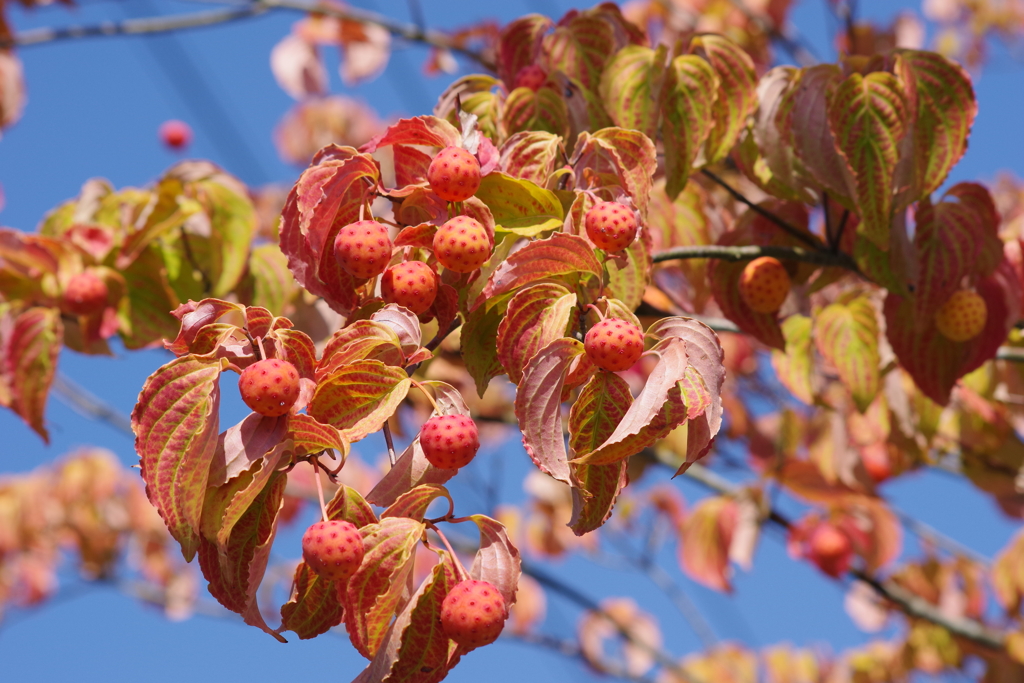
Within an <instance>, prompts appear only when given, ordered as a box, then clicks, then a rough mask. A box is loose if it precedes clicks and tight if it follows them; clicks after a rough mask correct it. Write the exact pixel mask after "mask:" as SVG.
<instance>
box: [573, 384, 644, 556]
mask: <svg viewBox="0 0 1024 683" xmlns="http://www.w3.org/2000/svg"><path fill="white" fill-rule="evenodd" d="M632 403H633V396H632V394H631V393H630V391H629V384H628V383H627V382H626V380H624V379H622V378H621V377H619V376H618V375H616V374H614V373H611V372H598V373H597V374H595V375H594V376H593V377H592V378H591V380H590V381H589V382H588V383H587V384H586V385H585V386H584V387H583V390H582V391H581V392H580V395H579V398H577V399H576V402H575V403H573V406H572V410H571V411H570V412H569V448H570V449H572V453H573V454H574V457H579V456H582V455H586V454H588V453H592V452H593V451H595V450H596V449H597V448H598V447H600V445H601V444H603V443H604V442H605V441H606V440H607V439H608V437H610V436H611V435H612V433H613V432H614V431H615V428H616V427H617V426H618V424H619V422H621V421H622V418H623V417H624V416H625V415H626V411H627V410H628V409H629V406H630V405H632ZM625 474H626V461H625V460H623V461H621V462H617V463H612V464H609V465H581V466H579V467H577V468H576V478H577V479H578V480H579V488H578V489H573V491H572V519H570V520H569V526H570V528H572V530H573V532H574V533H575V534H576V535H578V536H582V535H583V534H585V533H588V532H590V531H593V530H595V529H597V528H598V527H600V526H601V525H602V524H604V523H605V521H606V520H607V519H608V518H609V517H610V516H611V512H612V507H614V505H615V499H616V498H617V497H618V495H619V492H620V491H621V490H622V488H623V487H624V486H625V485H626V476H625Z"/></svg>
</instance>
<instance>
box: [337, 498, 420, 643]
mask: <svg viewBox="0 0 1024 683" xmlns="http://www.w3.org/2000/svg"><path fill="white" fill-rule="evenodd" d="M424 529H425V527H424V525H423V523H422V522H419V521H416V520H413V519H409V518H407V517H386V518H384V519H382V520H380V522H378V523H376V524H369V525H367V526H364V527H362V528H361V529H360V532H361V533H362V535H363V548H364V550H365V554H364V555H363V562H362V564H361V565H359V569H357V570H356V572H355V574H353V575H352V577H351V578H350V579H349V582H348V585H347V586H346V587H345V600H344V604H345V629H346V630H347V631H348V635H349V639H350V640H351V641H352V646H353V647H355V648H356V650H358V651H359V654H361V655H363V656H364V657H366V658H367V659H373V657H374V655H375V654H376V653H377V649H378V648H379V647H380V645H381V643H382V642H383V640H384V636H385V634H386V633H387V630H388V627H389V625H390V624H391V619H392V617H393V616H394V613H395V610H396V608H397V607H398V605H399V603H400V602H401V600H402V594H403V592H404V590H405V587H406V580H407V578H408V576H409V573H410V572H411V571H412V565H413V563H412V559H413V557H414V555H415V550H416V545H417V544H418V543H419V542H420V539H421V538H422V537H423V531H424Z"/></svg>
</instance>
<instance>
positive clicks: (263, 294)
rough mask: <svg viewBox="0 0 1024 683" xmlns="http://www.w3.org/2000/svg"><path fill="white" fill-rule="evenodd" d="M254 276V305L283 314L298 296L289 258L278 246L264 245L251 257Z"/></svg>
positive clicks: (250, 262) (253, 251) (251, 270)
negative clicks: (289, 267) (289, 268)
mask: <svg viewBox="0 0 1024 683" xmlns="http://www.w3.org/2000/svg"><path fill="white" fill-rule="evenodd" d="M249 273H250V274H251V275H252V284H253V290H252V304H253V305H254V306H262V307H263V308H266V309H267V310H270V311H274V312H275V313H278V314H283V313H284V309H285V306H287V305H288V304H290V303H291V302H292V299H294V298H295V296H296V295H297V294H298V291H299V288H298V287H297V286H296V285H295V278H293V277H292V274H291V272H290V271H289V270H288V257H287V256H285V255H284V254H283V253H281V248H280V247H278V246H277V245H276V244H262V245H260V246H258V247H256V248H255V249H253V250H252V254H251V255H250V256H249Z"/></svg>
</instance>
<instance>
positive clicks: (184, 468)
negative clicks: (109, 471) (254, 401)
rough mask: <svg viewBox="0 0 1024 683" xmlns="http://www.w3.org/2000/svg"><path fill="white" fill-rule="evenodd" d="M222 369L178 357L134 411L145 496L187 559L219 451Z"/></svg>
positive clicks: (211, 362) (193, 550)
mask: <svg viewBox="0 0 1024 683" xmlns="http://www.w3.org/2000/svg"><path fill="white" fill-rule="evenodd" d="M221 370H222V361H220V360H208V359H199V358H193V357H190V356H184V357H182V358H177V359H175V360H173V361H171V362H170V363H168V364H167V365H164V366H163V367H162V368H160V369H159V370H157V371H156V372H155V373H153V374H152V375H150V376H149V378H148V379H147V380H146V384H145V385H144V386H143V388H142V392H141V393H140V394H139V400H138V403H137V404H136V405H135V410H134V411H132V431H134V432H135V450H136V452H138V454H139V458H140V464H141V466H142V478H143V479H144V480H145V482H146V494H147V495H148V496H149V500H150V502H152V503H153V505H154V507H156V509H157V510H158V511H159V512H160V516H161V517H163V518H164V522H165V523H166V524H167V529H168V531H170V532H171V535H172V536H173V537H174V538H175V540H177V541H178V543H180V544H181V552H182V555H184V557H185V559H186V560H189V561H190V560H191V559H192V557H194V556H195V553H196V550H197V548H198V542H199V525H200V519H201V513H202V505H203V492H204V491H205V490H206V485H207V480H208V477H209V473H210V463H211V461H212V459H213V457H214V454H215V453H216V450H217V433H218V432H219V431H220V429H219V423H220V419H219V413H220V388H219V383H218V378H219V377H220V373H221Z"/></svg>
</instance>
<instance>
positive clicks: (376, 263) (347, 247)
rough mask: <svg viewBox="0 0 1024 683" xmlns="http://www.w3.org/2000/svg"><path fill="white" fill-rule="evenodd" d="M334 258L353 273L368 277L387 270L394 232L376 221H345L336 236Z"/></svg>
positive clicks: (357, 275)
mask: <svg viewBox="0 0 1024 683" xmlns="http://www.w3.org/2000/svg"><path fill="white" fill-rule="evenodd" d="M334 258H336V259H337V260H338V265H339V266H341V267H342V268H343V269H344V270H345V271H346V272H348V273H349V274H350V275H352V276H353V277H357V278H362V279H364V280H368V279H369V278H371V277H376V276H378V275H380V274H381V273H383V272H384V269H385V268H387V267H388V262H389V261H391V236H390V235H388V229H387V228H385V227H384V226H383V225H381V224H380V223H378V222H377V221H359V222H357V223H352V224H350V225H346V226H345V227H344V228H342V229H341V231H340V232H339V233H338V236H337V237H335V238H334Z"/></svg>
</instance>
